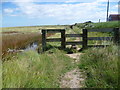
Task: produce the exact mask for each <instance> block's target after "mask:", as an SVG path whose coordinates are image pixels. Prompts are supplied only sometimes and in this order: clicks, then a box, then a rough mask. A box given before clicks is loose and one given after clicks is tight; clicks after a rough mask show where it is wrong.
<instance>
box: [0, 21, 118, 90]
mask: <svg viewBox="0 0 120 90" xmlns="http://www.w3.org/2000/svg"><path fill="white" fill-rule="evenodd" d="M89 25H93V26H94V27H89V26H88V27H87V28H89V29H91V28H110V27H112V28H113V27H119V24H118V22H101V23H89ZM84 26H85V23H81V24H77V25H75V26H74V29H70V28H69V27H68V26H59V25H58V26H44V27H43V26H34V27H11V28H3V31H2V33H3V32H4V34H3V39H2V41H3V43H2V44H4V45H3V46H2V49H3V48H4V47H5V45H8V46H7V47H6V49H8V48H9V47H10V48H20V47H22V46H24V45H22V44H25V43H26V42H28V43H30V42H31V41H32V42H33V41H35V40H38V38H39V39H40V34H36V33H35V32H39V29H45V28H50V29H51V28H66V33H67V34H73V33H82V28H85V27H84ZM6 32H7V33H6ZM11 32H12V33H17V34H15V35H17V36H15V35H14V34H12V35H11ZM33 32H34V33H33ZM6 34H7V35H6ZM5 35H6V36H5ZM19 35H20V36H19ZM111 35H112V34H111V33H101V32H97V33H96V32H95V33H91V32H90V33H89V34H88V36H89V37H104V36H106V37H107V36H111ZM5 37H7V38H5ZM8 37H9V38H8ZM11 37H12V38H11ZM58 37H60V34H54V35H53V36H51V37H48V38H58ZM23 39H24V40H26V41H24V42H23V41H22V40H23ZM66 40H67V41H74V40H76V38H67V39H66ZM78 40H82V38H80V39H79V38H78ZM6 41H7V42H8V44H7V42H6ZM14 41H15V42H14ZM19 41H20V43H19ZM12 42H14V43H12ZM10 43H12V44H10ZM106 43H108V42H104V43H103V41H89V44H106ZM13 44H14V45H13ZM60 45H61V43H59V42H57V43H56V42H55V43H53V42H49V43H47V51H46V52H45V53H42V54H38V53H37V52H35V51H27V52H22V53H19V54H15V55H11V56H8V57H7V56H6V57H5V58H4V62H3V70H2V73H3V77H2V78H3V82H2V83H3V88H58V87H59V78H60V75H61V74H63V73H65V72H67V71H68V70H70V69H72V68H74V67H75V66H74V65H76V64H74V65H73V64H72V63H71V62H72V61H71V60H72V59H71V58H69V57H67V56H66V55H65V54H66V52H65V51H67V52H71V51H72V50H71V49H69V46H68V48H67V49H66V50H65V51H62V50H58V49H56V47H57V48H58V47H59V46H60ZM79 46H80V47H81V45H79ZM3 50H5V49H3ZM74 52H76V51H74ZM117 62H118V46H116V45H111V46H109V47H105V48H89V49H87V50H85V51H83V55H81V57H80V62H79V64H78V66H79V68H80V69H82V70H83V71H85V72H86V75H87V79H86V86H87V87H88V88H116V87H117V85H118V65H117Z"/></svg>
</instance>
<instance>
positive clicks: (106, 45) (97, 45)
mask: <svg viewBox="0 0 120 90" xmlns="http://www.w3.org/2000/svg"><path fill="white" fill-rule="evenodd" d="M107 46H109V45H88V47H107Z"/></svg>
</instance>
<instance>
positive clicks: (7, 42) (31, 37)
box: [2, 33, 41, 54]
mask: <svg viewBox="0 0 120 90" xmlns="http://www.w3.org/2000/svg"><path fill="white" fill-rule="evenodd" d="M34 41H41V34H40V33H25V34H21V33H20V34H19V33H18V34H2V53H3V54H5V53H6V51H7V50H8V48H10V49H19V48H24V47H25V46H26V45H28V44H30V43H32V42H34Z"/></svg>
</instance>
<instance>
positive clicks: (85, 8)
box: [5, 0, 117, 21]
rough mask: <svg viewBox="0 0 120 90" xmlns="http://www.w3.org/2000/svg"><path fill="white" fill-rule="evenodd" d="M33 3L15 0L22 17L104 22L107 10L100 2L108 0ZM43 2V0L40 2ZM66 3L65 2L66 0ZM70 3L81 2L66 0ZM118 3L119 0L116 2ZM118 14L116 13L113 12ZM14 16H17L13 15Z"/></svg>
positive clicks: (26, 0) (27, 0) (31, 0)
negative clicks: (100, 20) (99, 20)
mask: <svg viewBox="0 0 120 90" xmlns="http://www.w3.org/2000/svg"><path fill="white" fill-rule="evenodd" d="M33 1H36V0H21V2H18V0H14V2H13V3H14V4H15V5H16V6H17V7H18V9H17V11H19V12H21V13H20V15H24V16H26V17H29V18H36V19H37V18H45V19H46V18H55V19H57V20H73V21H77V20H79V21H80V20H83V21H85V20H93V21H97V20H98V19H102V20H104V19H105V17H106V8H100V7H99V6H104V5H103V4H101V3H100V2H105V1H107V0H96V1H94V2H90V3H78V4H60V5H58V4H47V5H44V4H37V3H34V2H33ZM39 1H41V0H39ZM64 1H65V0H64ZM66 1H68V2H72V1H76V2H77V1H79V0H66ZM114 1H117V0H114ZM5 11H6V12H8V13H12V12H13V11H14V10H13V11H12V10H11V11H10V9H9V10H5ZM111 13H116V12H113V11H112V12H111ZM12 16H16V15H15V14H12Z"/></svg>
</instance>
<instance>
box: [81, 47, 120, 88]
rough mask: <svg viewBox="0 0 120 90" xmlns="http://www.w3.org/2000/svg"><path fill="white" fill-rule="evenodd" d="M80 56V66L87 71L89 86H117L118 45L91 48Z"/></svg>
mask: <svg viewBox="0 0 120 90" xmlns="http://www.w3.org/2000/svg"><path fill="white" fill-rule="evenodd" d="M84 53H85V54H84V55H82V56H81V57H80V64H79V68H80V69H83V70H84V71H85V72H86V75H87V79H86V86H87V87H88V88H117V86H118V65H117V64H118V46H115V45H112V46H110V47H105V48H90V49H88V50H85V51H84Z"/></svg>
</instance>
